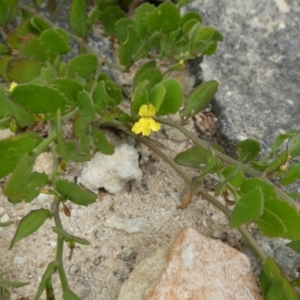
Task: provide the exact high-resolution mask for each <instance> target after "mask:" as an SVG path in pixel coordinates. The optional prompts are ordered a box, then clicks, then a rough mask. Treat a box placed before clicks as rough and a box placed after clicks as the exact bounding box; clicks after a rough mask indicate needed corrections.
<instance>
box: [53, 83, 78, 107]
mask: <svg viewBox="0 0 300 300" xmlns="http://www.w3.org/2000/svg"><path fill="white" fill-rule="evenodd" d="M51 86H52V87H54V88H55V89H57V90H59V91H60V92H61V93H62V94H63V95H64V96H65V98H66V99H67V102H68V104H75V103H76V99H77V97H78V95H79V93H80V92H81V91H82V90H83V86H82V85H81V84H79V83H78V82H77V81H76V80H74V79H71V78H68V77H65V78H55V79H53V80H52V81H51Z"/></svg>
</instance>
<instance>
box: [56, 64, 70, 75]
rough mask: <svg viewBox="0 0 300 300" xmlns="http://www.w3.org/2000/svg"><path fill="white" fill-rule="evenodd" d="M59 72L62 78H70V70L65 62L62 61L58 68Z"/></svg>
mask: <svg viewBox="0 0 300 300" xmlns="http://www.w3.org/2000/svg"><path fill="white" fill-rule="evenodd" d="M57 72H58V75H59V76H60V77H66V76H68V72H69V68H68V65H67V63H66V62H65V61H60V62H59V64H58V67H57Z"/></svg>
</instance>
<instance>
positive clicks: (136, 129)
mask: <svg viewBox="0 0 300 300" xmlns="http://www.w3.org/2000/svg"><path fill="white" fill-rule="evenodd" d="M131 130H132V131H133V132H134V133H135V134H139V133H141V132H142V130H143V121H142V119H140V120H139V121H138V122H136V123H135V124H134V125H133V127H132V128H131Z"/></svg>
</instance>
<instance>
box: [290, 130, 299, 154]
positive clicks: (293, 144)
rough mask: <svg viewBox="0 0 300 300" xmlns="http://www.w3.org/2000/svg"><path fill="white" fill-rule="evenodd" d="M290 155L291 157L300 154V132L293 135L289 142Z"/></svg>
mask: <svg viewBox="0 0 300 300" xmlns="http://www.w3.org/2000/svg"><path fill="white" fill-rule="evenodd" d="M288 149H289V155H290V156H291V158H294V157H296V156H300V132H299V133H297V134H295V135H293V136H292V137H291V138H290V139H289V142H288Z"/></svg>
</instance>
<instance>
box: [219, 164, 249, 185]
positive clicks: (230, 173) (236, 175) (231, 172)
mask: <svg viewBox="0 0 300 300" xmlns="http://www.w3.org/2000/svg"><path fill="white" fill-rule="evenodd" d="M222 175H223V176H224V178H225V180H226V181H228V183H229V184H230V185H232V186H234V187H235V188H239V187H240V186H241V185H242V183H243V182H244V181H245V175H244V172H243V171H242V170H240V169H239V168H238V167H236V166H228V167H227V168H226V169H225V170H224V171H223V172H222Z"/></svg>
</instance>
